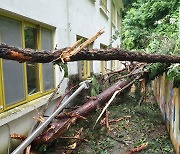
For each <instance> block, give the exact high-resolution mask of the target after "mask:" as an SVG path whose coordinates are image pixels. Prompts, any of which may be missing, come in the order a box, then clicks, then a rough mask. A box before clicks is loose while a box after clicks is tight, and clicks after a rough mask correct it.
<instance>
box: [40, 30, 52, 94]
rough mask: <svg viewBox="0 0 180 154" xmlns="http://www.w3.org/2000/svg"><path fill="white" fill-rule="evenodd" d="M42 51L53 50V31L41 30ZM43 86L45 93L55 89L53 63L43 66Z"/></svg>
mask: <svg viewBox="0 0 180 154" xmlns="http://www.w3.org/2000/svg"><path fill="white" fill-rule="evenodd" d="M41 39H42V49H43V50H51V49H52V31H51V30H49V29H45V28H42V29H41ZM43 85H44V91H47V90H49V89H53V88H54V65H53V64H52V63H47V64H43Z"/></svg>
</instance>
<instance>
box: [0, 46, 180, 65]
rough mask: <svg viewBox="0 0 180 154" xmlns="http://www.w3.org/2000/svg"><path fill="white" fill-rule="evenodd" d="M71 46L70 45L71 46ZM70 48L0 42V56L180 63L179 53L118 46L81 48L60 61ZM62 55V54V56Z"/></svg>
mask: <svg viewBox="0 0 180 154" xmlns="http://www.w3.org/2000/svg"><path fill="white" fill-rule="evenodd" d="M71 48H72V47H71ZM71 48H62V49H59V50H49V51H46V50H33V49H27V48H25V49H22V48H18V47H14V46H10V45H7V44H4V43H1V44H0V58H3V59H9V60H16V61H19V62H37V63H50V62H54V63H60V62H63V61H65V62H72V61H79V60H120V61H138V62H147V63H157V62H161V63H180V55H163V54H147V53H144V52H132V51H127V50H123V49H118V48H108V49H87V48H83V49H81V50H80V52H78V53H76V54H75V55H71V56H70V57H68V58H67V59H64V60H63V61H62V59H61V58H59V57H64V53H66V52H67V51H69V50H70V49H71ZM62 55H63V56H62Z"/></svg>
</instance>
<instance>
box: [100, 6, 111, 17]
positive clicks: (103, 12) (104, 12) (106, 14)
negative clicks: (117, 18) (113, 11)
mask: <svg viewBox="0 0 180 154" xmlns="http://www.w3.org/2000/svg"><path fill="white" fill-rule="evenodd" d="M100 11H101V12H102V14H103V15H104V16H105V17H106V19H108V18H109V16H108V10H107V11H105V10H104V9H103V8H102V6H101V7H100Z"/></svg>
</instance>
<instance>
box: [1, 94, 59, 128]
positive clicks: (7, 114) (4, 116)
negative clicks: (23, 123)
mask: <svg viewBox="0 0 180 154" xmlns="http://www.w3.org/2000/svg"><path fill="white" fill-rule="evenodd" d="M51 95H52V93H50V94H48V95H45V96H43V97H40V98H38V99H35V100H33V101H30V102H28V103H26V104H22V105H20V106H18V107H15V108H13V109H11V110H8V111H4V112H2V113H0V126H2V125H4V124H6V123H9V122H10V121H13V120H15V119H17V118H19V117H21V116H23V115H25V114H27V113H29V112H31V111H33V110H34V109H35V108H39V107H41V106H43V105H45V104H46V103H47V100H48V99H49V97H50V96H51ZM60 96H61V94H57V95H56V96H55V98H54V99H56V98H58V97H60Z"/></svg>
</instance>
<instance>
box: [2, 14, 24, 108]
mask: <svg viewBox="0 0 180 154" xmlns="http://www.w3.org/2000/svg"><path fill="white" fill-rule="evenodd" d="M21 28H22V27H21V22H19V21H16V20H13V19H10V18H6V17H3V16H0V36H1V41H2V42H3V43H7V44H10V45H13V46H18V47H22V43H21V42H22V33H21ZM3 81H4V95H5V104H6V105H7V106H8V105H12V104H14V103H16V102H19V101H22V100H24V99H25V86H24V65H23V64H20V63H18V62H16V61H11V60H4V59H3Z"/></svg>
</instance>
